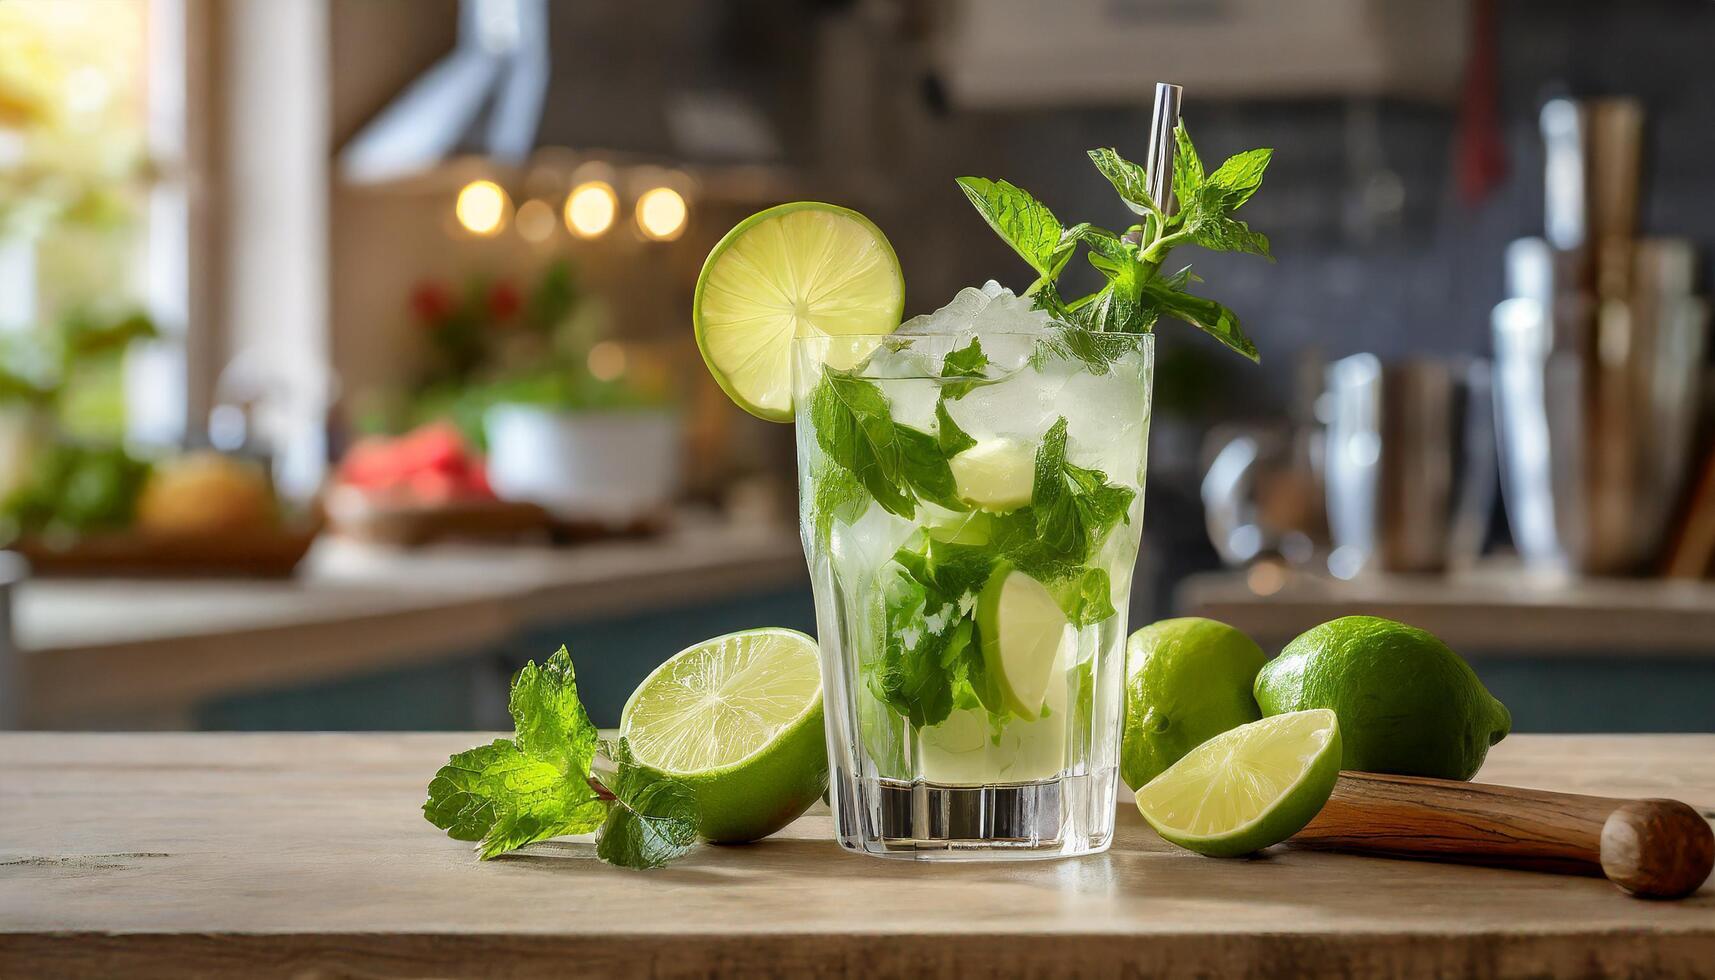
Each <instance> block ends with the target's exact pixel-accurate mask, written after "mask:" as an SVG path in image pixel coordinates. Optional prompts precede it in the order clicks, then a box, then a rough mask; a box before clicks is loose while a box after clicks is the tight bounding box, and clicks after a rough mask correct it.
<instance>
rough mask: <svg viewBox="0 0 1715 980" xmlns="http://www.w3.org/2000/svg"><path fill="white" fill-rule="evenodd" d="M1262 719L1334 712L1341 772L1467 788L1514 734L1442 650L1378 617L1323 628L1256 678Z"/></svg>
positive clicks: (1477, 684) (1425, 636)
mask: <svg viewBox="0 0 1715 980" xmlns="http://www.w3.org/2000/svg"><path fill="white" fill-rule="evenodd" d="M1256 702H1257V704H1258V705H1259V706H1261V708H1262V712H1263V714H1265V715H1276V714H1282V713H1284V712H1287V711H1302V710H1305V709H1307V708H1332V709H1333V710H1334V713H1335V714H1336V715H1338V716H1339V717H1340V737H1341V742H1342V744H1343V745H1344V747H1345V752H1344V758H1343V760H1342V762H1341V767H1342V768H1345V769H1357V770H1362V771H1365V772H1392V773H1400V774H1403V775H1409V776H1436V777H1440V778H1442V779H1470V778H1471V777H1472V776H1474V775H1476V774H1477V769H1478V768H1480V767H1481V766H1482V764H1483V757H1484V756H1486V755H1488V752H1489V746H1491V745H1493V744H1495V743H1496V742H1499V741H1500V740H1501V739H1503V738H1505V737H1506V736H1507V732H1508V731H1510V730H1511V729H1512V715H1511V714H1510V713H1509V712H1508V711H1507V709H1506V705H1503V704H1501V703H1500V702H1499V701H1497V700H1496V699H1495V697H1494V695H1492V694H1490V693H1489V690H1488V688H1486V687H1484V686H1483V682H1482V681H1480V680H1478V679H1477V674H1476V672H1475V671H1473V670H1472V669H1471V666H1470V665H1469V664H1467V663H1466V662H1465V661H1464V660H1463V659H1461V658H1460V656H1459V655H1458V654H1456V653H1454V652H1453V651H1452V650H1450V649H1448V647H1447V644H1445V643H1442V642H1441V641H1440V640H1438V639H1436V638H1435V637H1434V636H1433V635H1432V634H1430V633H1428V632H1425V631H1424V630H1420V629H1416V628H1414V627H1411V626H1407V625H1405V624H1404V623H1397V622H1394V621H1393V620H1391V619H1382V618H1380V617H1377V616H1345V617H1342V618H1340V619H1335V620H1331V621H1329V622H1326V623H1323V624H1322V625H1321V626H1318V627H1316V628H1314V629H1312V630H1310V631H1308V632H1306V633H1303V634H1301V635H1300V636H1299V637H1298V638H1297V639H1295V640H1293V641H1292V642H1291V643H1288V644H1287V645H1286V649H1284V650H1282V651H1281V652H1280V656H1278V657H1276V658H1274V660H1272V661H1270V662H1269V664H1268V665H1267V666H1266V667H1264V668H1263V669H1262V671H1261V672H1260V673H1259V674H1257V678H1256Z"/></svg>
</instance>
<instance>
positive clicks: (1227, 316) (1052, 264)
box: [958, 123, 1274, 361]
mask: <svg viewBox="0 0 1715 980" xmlns="http://www.w3.org/2000/svg"><path fill="white" fill-rule="evenodd" d="M1173 137H1174V142H1175V146H1176V150H1175V153H1174V157H1173V193H1174V196H1175V197H1176V198H1177V199H1178V201H1179V205H1180V206H1179V210H1178V211H1177V213H1175V214H1172V215H1168V214H1166V213H1165V212H1164V211H1163V210H1162V208H1161V207H1160V202H1158V201H1155V200H1153V199H1152V198H1151V197H1150V196H1149V175H1148V173H1147V172H1146V171H1145V169H1144V168H1143V167H1142V166H1141V165H1139V164H1136V163H1134V162H1132V161H1130V160H1127V159H1126V158H1125V157H1123V156H1121V155H1120V153H1119V152H1118V151H1117V150H1114V149H1113V148H1111V147H1098V148H1097V149H1094V150H1091V151H1089V156H1090V161H1091V162H1092V163H1093V164H1095V166H1096V169H1097V170H1098V171H1100V172H1101V174H1102V176H1103V177H1106V178H1107V180H1108V182H1109V183H1110V184H1112V185H1113V187H1114V191H1115V192H1116V193H1117V194H1119V197H1120V200H1121V201H1123V202H1124V203H1125V205H1126V207H1127V208H1128V209H1129V210H1130V211H1132V212H1133V213H1134V214H1137V215H1139V216H1141V217H1142V219H1143V221H1142V223H1141V224H1138V225H1134V226H1132V227H1131V228H1130V229H1128V230H1127V234H1125V235H1122V234H1119V233H1117V232H1113V231H1108V230H1107V229H1104V228H1100V227H1097V226H1095V225H1092V224H1089V223H1079V224H1076V225H1072V226H1070V227H1065V226H1062V225H1060V224H1059V222H1058V219H1055V218H1054V214H1053V212H1052V211H1050V210H1049V209H1048V207H1047V205H1045V204H1042V203H1041V202H1040V201H1038V200H1037V199H1036V198H1034V197H1032V196H1031V195H1030V194H1029V192H1027V191H1025V190H1024V189H1022V188H1019V187H1016V186H1014V185H1012V184H1009V183H1007V182H1006V181H994V180H987V179H985V178H981V177H961V178H959V180H958V183H959V186H960V187H961V188H963V189H964V191H965V194H966V196H967V197H969V198H970V199H971V203H972V204H974V205H976V208H977V211H978V212H979V213H980V214H982V216H983V219H984V220H985V221H987V222H988V223H989V226H990V227H992V228H993V229H994V230H995V231H996V232H997V233H998V234H999V235H1000V236H1001V237H1002V238H1003V239H1005V240H1006V241H1007V243H1008V244H1010V245H1011V246H1012V247H1013V250H1014V251H1016V252H1018V253H1019V255H1020V256H1022V257H1023V258H1024V260H1025V262H1026V263H1028V264H1029V265H1030V267H1031V268H1032V269H1033V270H1035V272H1036V276H1037V277H1036V280H1035V281H1034V282H1033V283H1031V286H1030V289H1029V290H1028V293H1029V294H1031V295H1034V296H1035V297H1036V305H1037V307H1038V308H1040V309H1044V310H1047V311H1048V312H1050V313H1052V314H1054V315H1055V316H1056V317H1058V318H1060V319H1061V320H1063V321H1065V322H1067V323H1069V324H1072V325H1073V326H1075V327H1078V328H1081V329H1083V330H1085V331H1090V332H1096V333H1148V332H1149V331H1151V330H1152V329H1154V326H1155V324H1156V321H1157V320H1159V319H1160V318H1161V317H1163V316H1165V317H1170V318H1172V319H1175V320H1182V321H1184V322H1186V323H1189V324H1191V325H1192V326H1195V327H1197V328H1198V329H1200V330H1202V331H1204V332H1205V333H1207V334H1209V335H1210V336H1212V337H1214V338H1215V339H1216V340H1218V341H1220V342H1221V343H1222V344H1225V345H1226V346H1227V347H1229V348H1231V349H1232V350H1234V351H1236V352H1238V353H1240V354H1242V355H1244V356H1245V357H1248V358H1250V359H1251V360H1253V361H1255V360H1257V359H1258V354H1257V349H1256V345H1255V344H1253V343H1252V342H1251V340H1250V338H1249V337H1247V336H1246V335H1245V332H1244V329H1243V327H1242V326H1241V325H1240V323H1239V318H1238V316H1237V315H1235V314H1234V313H1233V312H1232V311H1231V310H1229V309H1227V308H1226V307H1225V306H1222V305H1221V304H1220V303H1218V302H1216V301H1215V300H1212V299H1208V298H1206V297H1203V296H1197V295H1194V294H1192V293H1190V292H1188V291H1187V288H1186V287H1187V286H1188V285H1189V284H1190V283H1191V282H1192V281H1195V280H1194V278H1193V277H1190V276H1189V275H1188V274H1186V273H1185V271H1184V270H1181V272H1180V273H1176V274H1174V275H1163V274H1162V272H1161V266H1162V264H1163V263H1164V262H1165V261H1166V259H1167V255H1168V253H1169V252H1171V251H1172V250H1173V249H1174V248H1176V247H1178V246H1180V245H1200V246H1202V247H1203V248H1207V249H1209V250H1211V251H1217V252H1241V253H1248V254H1252V255H1261V256H1263V257H1265V258H1271V256H1270V255H1269V243H1268V238H1267V236H1265V235H1263V234H1262V233H1261V232H1258V231H1255V230H1253V229H1252V228H1251V227H1250V226H1249V225H1248V224H1246V223H1245V222H1244V221H1241V220H1239V219H1238V218H1236V217H1234V216H1233V215H1234V212H1236V211H1237V210H1238V209H1239V208H1241V207H1243V206H1244V204H1245V202H1246V201H1249V200H1250V199H1251V197H1252V196H1253V195H1254V194H1255V193H1256V192H1257V189H1258V188H1259V187H1261V186H1262V179H1263V174H1264V173H1265V172H1266V171H1267V170H1268V164H1269V161H1270V160H1271V159H1272V157H1273V152H1274V151H1272V150H1267V149H1258V150H1246V151H1245V152H1243V153H1238V154H1235V155H1233V156H1231V157H1228V158H1227V160H1226V161H1225V162H1223V163H1222V164H1221V165H1220V166H1219V167H1217V168H1215V170H1214V171H1213V172H1212V173H1210V172H1205V170H1204V167H1203V161H1202V158H1201V157H1199V156H1198V154H1197V148H1196V146H1194V145H1193V144H1192V142H1191V136H1190V133H1188V132H1187V131H1186V129H1185V126H1184V124H1183V123H1181V124H1179V125H1178V126H1177V127H1175V129H1174V131H1173ZM1079 244H1082V245H1084V247H1085V248H1086V249H1087V255H1088V259H1089V262H1090V264H1091V265H1092V266H1094V267H1095V268H1096V269H1097V271H1099V272H1100V273H1101V274H1102V276H1103V278H1104V279H1106V284H1105V285H1103V286H1102V288H1101V289H1099V290H1097V291H1095V292H1093V293H1090V294H1089V295H1087V296H1083V297H1079V298H1077V299H1073V300H1066V299H1064V298H1063V297H1062V296H1061V295H1060V292H1059V278H1060V274H1061V272H1062V271H1064V269H1065V267H1066V264H1067V262H1068V261H1069V260H1070V259H1071V257H1072V253H1073V251H1075V249H1076V248H1077V246H1078V245H1079Z"/></svg>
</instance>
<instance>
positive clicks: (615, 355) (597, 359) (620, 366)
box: [585, 340, 625, 381]
mask: <svg viewBox="0 0 1715 980" xmlns="http://www.w3.org/2000/svg"><path fill="white" fill-rule="evenodd" d="M585 363H586V364H587V365H588V366H589V369H590V376H591V377H593V378H595V379H596V380H597V381H612V380H613V379H615V378H617V377H619V376H620V375H622V374H624V373H625V348H623V347H621V346H619V345H618V344H616V343H614V342H613V341H611V340H604V341H602V342H600V343H598V344H596V345H595V346H594V347H591V348H590V356H589V358H588V359H587V361H586V362H585Z"/></svg>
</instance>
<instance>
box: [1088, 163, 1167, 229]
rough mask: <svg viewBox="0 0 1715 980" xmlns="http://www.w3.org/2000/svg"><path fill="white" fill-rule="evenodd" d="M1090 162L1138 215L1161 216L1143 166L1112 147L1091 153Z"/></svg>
mask: <svg viewBox="0 0 1715 980" xmlns="http://www.w3.org/2000/svg"><path fill="white" fill-rule="evenodd" d="M1090 161H1091V162H1092V163H1094V164H1095V165H1096V169H1097V170H1100V171H1101V172H1102V176H1103V177H1106V178H1107V179H1108V183H1110V184H1112V185H1114V190H1115V191H1117V192H1119V196H1120V200H1122V201H1124V202H1125V203H1126V207H1128V208H1131V210H1132V211H1133V212H1134V213H1136V214H1159V213H1160V212H1159V209H1158V208H1157V206H1156V202H1155V201H1154V200H1153V199H1151V198H1150V196H1149V175H1148V174H1147V173H1145V172H1144V169H1143V167H1142V166H1141V165H1139V164H1135V163H1132V162H1131V161H1130V160H1127V159H1126V158H1125V157H1122V156H1120V155H1119V151H1118V150H1115V149H1112V148H1110V147H1099V148H1097V149H1094V150H1091V151H1090Z"/></svg>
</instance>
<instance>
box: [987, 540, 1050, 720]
mask: <svg viewBox="0 0 1715 980" xmlns="http://www.w3.org/2000/svg"><path fill="white" fill-rule="evenodd" d="M1066 626H1067V620H1066V613H1065V612H1063V611H1062V610H1061V608H1060V603H1058V602H1056V601H1055V600H1054V595H1053V593H1051V592H1049V591H1048V587H1047V586H1045V585H1043V584H1042V583H1041V582H1038V581H1037V580H1035V579H1033V578H1031V577H1030V576H1028V575H1026V574H1024V573H1023V572H1021V571H1018V570H1017V569H1015V568H1013V567H1012V566H1011V565H1009V564H1007V563H1006V562H1001V563H1000V564H999V565H998V566H996V567H995V570H994V572H993V573H991V574H990V575H989V580H988V584H987V585H985V586H983V591H982V594H981V595H980V596H978V597H977V629H978V630H979V631H980V632H981V633H982V641H983V666H984V667H985V668H986V669H987V670H988V671H989V673H990V674H992V675H993V676H994V677H995V678H996V679H997V680H998V681H999V682H1000V691H1001V696H1002V697H1003V698H1004V699H1005V700H1006V704H1007V706H1008V707H1010V708H1011V709H1012V710H1013V711H1015V712H1017V713H1018V715H1019V717H1021V718H1035V717H1038V716H1039V715H1041V713H1042V705H1043V702H1044V701H1046V700H1047V697H1048V685H1049V684H1050V683H1052V682H1053V681H1054V680H1055V677H1054V664H1055V663H1056V661H1057V658H1058V655H1059V653H1060V644H1061V643H1062V642H1064V640H1065V637H1066Z"/></svg>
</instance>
